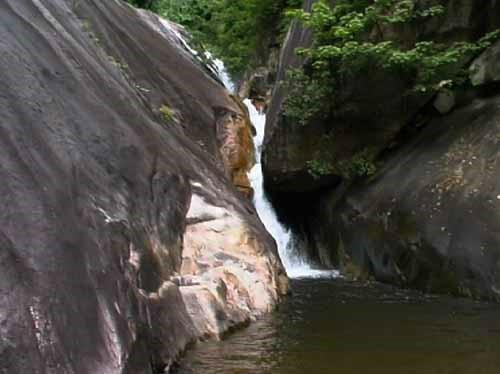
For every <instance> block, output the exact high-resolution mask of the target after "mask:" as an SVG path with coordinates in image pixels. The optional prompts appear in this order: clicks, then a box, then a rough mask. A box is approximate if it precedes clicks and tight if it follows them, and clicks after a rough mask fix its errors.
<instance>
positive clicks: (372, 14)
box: [284, 0, 500, 125]
mask: <svg viewBox="0 0 500 374" xmlns="http://www.w3.org/2000/svg"><path fill="white" fill-rule="evenodd" d="M444 12H445V9H444V7H443V6H440V5H435V6H431V7H422V6H420V5H419V4H418V2H416V1H414V0H375V1H367V0H357V1H350V0H349V1H347V0H339V1H337V2H336V5H335V6H331V5H330V1H327V0H321V1H318V2H317V3H315V4H314V5H313V9H312V11H311V12H306V11H304V10H299V9H297V10H291V11H289V12H288V13H287V14H288V16H290V17H292V18H294V19H297V20H299V21H301V22H302V23H303V24H304V25H305V26H306V27H308V28H310V29H311V30H312V31H313V33H314V44H313V45H312V47H310V48H299V49H297V51H296V52H297V54H298V55H300V56H303V57H304V58H305V64H304V66H303V67H301V68H299V69H294V70H291V71H289V74H288V79H287V85H288V92H289V94H288V98H287V100H286V101H285V108H284V109H285V114H286V115H287V116H288V117H289V118H290V119H292V120H293V121H294V122H296V123H298V124H301V125H305V124H307V123H308V122H309V121H310V120H312V119H313V118H318V117H327V116H329V115H331V112H332V111H334V110H335V107H336V105H335V104H336V100H335V95H334V92H335V91H336V90H338V89H340V88H341V86H342V82H345V81H347V80H349V78H350V77H353V76H354V75H356V74H360V73H369V72H370V71H375V70H377V69H378V70H388V71H390V72H393V73H394V74H399V75H401V76H402V77H403V76H404V77H406V79H408V80H409V81H411V84H410V86H411V87H412V88H413V91H417V92H419V93H421V94H427V93H429V92H433V91H437V90H439V89H442V88H445V87H447V88H450V87H455V86H459V85H463V84H467V83H468V82H467V74H466V72H465V71H463V70H461V69H460V67H461V65H463V64H464V62H465V61H467V60H468V59H470V58H471V57H473V56H474V55H477V54H478V53H479V52H481V51H483V50H484V49H485V48H487V47H488V46H490V45H491V44H492V43H493V42H494V41H495V40H497V39H498V38H499V37H500V30H497V31H494V32H491V33H489V34H487V35H485V36H484V37H482V38H481V39H479V40H477V41H475V42H467V41H459V42H453V43H438V42H435V41H433V40H419V39H418V38H408V37H407V35H408V33H405V32H404V30H405V28H406V29H408V27H409V28H413V29H416V28H417V26H418V24H419V23H422V22H425V21H426V19H428V18H432V17H440V16H441V15H443V13H444ZM405 36H406V37H405ZM412 39H413V40H412Z"/></svg>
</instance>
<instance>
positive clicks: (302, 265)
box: [213, 59, 339, 278]
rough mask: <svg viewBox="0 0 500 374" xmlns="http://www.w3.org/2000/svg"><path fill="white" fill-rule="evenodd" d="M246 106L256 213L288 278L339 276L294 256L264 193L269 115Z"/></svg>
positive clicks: (219, 66) (224, 78) (228, 84)
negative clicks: (264, 151) (251, 140)
mask: <svg viewBox="0 0 500 374" xmlns="http://www.w3.org/2000/svg"><path fill="white" fill-rule="evenodd" d="M213 62H214V64H215V66H216V67H217V69H218V75H219V78H220V79H221V81H222V82H223V83H224V85H225V86H226V88H227V89H228V90H229V91H231V92H233V91H234V85H233V82H232V81H231V79H230V77H229V75H228V74H227V72H226V69H225V68H224V64H223V62H222V61H220V60H217V59H215V60H213ZM244 103H245V105H246V106H247V108H248V112H249V114H250V120H251V121H252V124H253V125H254V127H255V129H256V133H257V134H256V135H255V137H254V144H255V151H256V152H255V153H256V156H257V163H256V164H255V166H254V167H253V168H252V170H251V171H250V183H251V185H252V187H253V189H254V191H255V194H254V204H255V209H256V210H257V213H258V215H259V217H260V220H261V221H262V223H263V224H264V226H265V227H266V229H267V231H268V232H269V233H270V234H271V235H272V236H273V238H274V239H275V240H276V244H277V246H278V253H279V256H280V258H281V262H282V263H283V266H284V267H285V270H286V272H287V274H288V276H289V277H290V278H322V277H328V278H332V277H337V276H338V275H339V273H338V271H336V270H320V269H314V268H313V266H312V265H311V264H310V263H309V262H308V261H307V260H306V259H305V258H303V257H301V256H299V255H298V254H297V253H295V251H293V247H292V240H291V239H292V236H291V233H290V231H289V230H288V229H286V228H285V227H284V226H283V225H282V224H281V223H280V222H279V221H278V218H277V216H276V212H275V211H274V209H273V206H272V205H271V203H270V202H269V200H268V199H267V198H266V196H265V192H264V177H263V174H262V165H261V162H260V159H261V152H262V144H263V142H264V130H265V126H266V115H265V114H264V113H260V112H259V111H258V110H257V108H256V107H255V106H254V105H253V104H252V102H251V101H250V100H249V99H245V100H244Z"/></svg>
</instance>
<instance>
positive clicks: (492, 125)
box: [308, 95, 500, 300]
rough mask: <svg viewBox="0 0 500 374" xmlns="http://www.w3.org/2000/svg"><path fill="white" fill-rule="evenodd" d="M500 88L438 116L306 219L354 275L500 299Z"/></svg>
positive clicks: (320, 243)
mask: <svg viewBox="0 0 500 374" xmlns="http://www.w3.org/2000/svg"><path fill="white" fill-rule="evenodd" d="M499 108H500V96H499V95H496V96H493V97H489V98H481V97H479V98H476V99H475V100H474V101H472V102H471V103H470V104H469V105H467V106H465V107H463V108H460V109H457V110H456V111H454V112H453V113H452V114H450V115H448V116H444V117H436V118H435V119H434V120H432V121H431V123H430V124H429V125H428V126H427V127H426V128H425V129H424V130H423V131H422V133H420V134H419V135H418V136H417V137H415V138H414V139H413V140H412V141H411V142H409V143H408V144H406V145H405V146H403V147H401V148H400V149H398V150H396V151H394V152H392V153H391V155H390V156H388V157H387V161H386V163H385V164H384V166H383V169H382V170H381V171H380V172H379V173H378V174H377V175H376V177H374V178H373V179H372V180H369V181H366V182H362V183H359V184H357V185H354V186H351V187H350V188H348V189H347V191H346V192H345V193H344V195H343V197H342V199H340V201H339V199H338V194H336V193H335V192H328V193H326V194H324V195H323V196H321V197H320V198H319V200H318V202H317V205H316V208H315V211H314V214H311V217H310V219H309V220H308V225H309V226H308V227H309V232H310V233H312V236H313V237H314V239H313V240H312V242H313V243H315V245H316V251H317V252H320V253H323V254H325V253H328V254H329V256H330V260H331V261H332V262H334V263H335V264H336V266H340V267H341V268H342V270H343V271H344V273H345V274H346V275H347V276H350V277H354V278H366V277H370V276H373V277H374V278H375V279H377V280H380V281H384V282H390V283H394V284H398V285H401V286H405V287H413V288H418V289H421V290H423V291H426V292H435V293H451V294H454V295H460V296H469V297H475V298H487V299H494V300H500V293H499V292H498V291H499V290H500V234H499V233H500V215H499V212H500V163H499V160H500V137H499V134H500V122H499V121H498V116H499V114H500V111H499Z"/></svg>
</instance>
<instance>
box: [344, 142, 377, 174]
mask: <svg viewBox="0 0 500 374" xmlns="http://www.w3.org/2000/svg"><path fill="white" fill-rule="evenodd" d="M374 159H375V153H374V152H372V151H370V150H369V149H364V150H362V151H360V152H358V153H356V154H355V155H354V156H352V157H351V159H350V160H344V161H341V162H339V165H338V169H339V171H340V174H341V175H342V176H343V177H344V178H346V179H354V178H356V177H369V176H372V175H373V174H375V173H376V172H377V166H376V165H375V163H374Z"/></svg>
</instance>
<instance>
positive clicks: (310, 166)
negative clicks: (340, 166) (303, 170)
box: [307, 159, 334, 179]
mask: <svg viewBox="0 0 500 374" xmlns="http://www.w3.org/2000/svg"><path fill="white" fill-rule="evenodd" d="M333 171H334V168H333V166H332V164H331V163H330V162H329V161H327V160H324V159H316V160H311V161H307V172H308V173H309V174H310V175H311V176H312V177H313V178H314V179H319V178H321V177H322V176H325V175H330V174H332V173H333Z"/></svg>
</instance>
